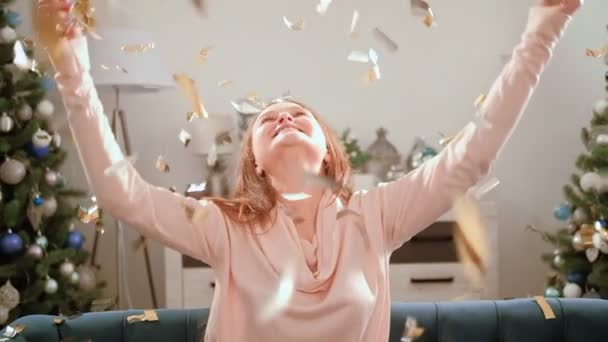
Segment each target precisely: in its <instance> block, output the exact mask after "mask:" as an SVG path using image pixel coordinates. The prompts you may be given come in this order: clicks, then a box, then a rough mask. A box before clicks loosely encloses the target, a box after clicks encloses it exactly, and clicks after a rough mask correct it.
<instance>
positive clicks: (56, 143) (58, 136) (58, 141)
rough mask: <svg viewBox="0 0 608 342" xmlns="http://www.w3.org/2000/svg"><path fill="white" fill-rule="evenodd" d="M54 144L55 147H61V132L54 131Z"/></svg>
mask: <svg viewBox="0 0 608 342" xmlns="http://www.w3.org/2000/svg"><path fill="white" fill-rule="evenodd" d="M53 146H55V148H60V147H61V134H59V132H55V133H53Z"/></svg>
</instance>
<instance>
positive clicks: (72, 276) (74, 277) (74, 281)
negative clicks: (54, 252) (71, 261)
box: [70, 272, 80, 285]
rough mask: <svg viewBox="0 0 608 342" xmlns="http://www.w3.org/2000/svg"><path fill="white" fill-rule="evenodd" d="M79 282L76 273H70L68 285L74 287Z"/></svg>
mask: <svg viewBox="0 0 608 342" xmlns="http://www.w3.org/2000/svg"><path fill="white" fill-rule="evenodd" d="M79 281H80V277H79V276H78V272H72V274H70V283H72V284H74V285H76V284H78V282H79Z"/></svg>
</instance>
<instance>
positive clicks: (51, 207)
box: [41, 196, 57, 217]
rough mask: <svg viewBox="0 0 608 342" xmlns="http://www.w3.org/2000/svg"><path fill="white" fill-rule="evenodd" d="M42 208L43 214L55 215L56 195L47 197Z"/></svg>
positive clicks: (47, 215) (46, 215)
mask: <svg viewBox="0 0 608 342" xmlns="http://www.w3.org/2000/svg"><path fill="white" fill-rule="evenodd" d="M41 210H42V215H43V216H45V217H50V216H53V214H55V212H56V211H57V200H56V199H55V197H54V196H53V197H49V198H45V199H44V202H42V206H41Z"/></svg>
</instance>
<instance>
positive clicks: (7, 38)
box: [0, 26, 17, 43]
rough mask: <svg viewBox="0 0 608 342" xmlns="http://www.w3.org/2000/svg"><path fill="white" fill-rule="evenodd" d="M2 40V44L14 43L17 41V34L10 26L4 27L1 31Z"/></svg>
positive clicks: (0, 37) (0, 38)
mask: <svg viewBox="0 0 608 342" xmlns="http://www.w3.org/2000/svg"><path fill="white" fill-rule="evenodd" d="M0 40H1V41H2V43H12V42H14V41H15V40H17V32H15V30H13V28H12V27H10V26H4V27H3V28H1V29H0Z"/></svg>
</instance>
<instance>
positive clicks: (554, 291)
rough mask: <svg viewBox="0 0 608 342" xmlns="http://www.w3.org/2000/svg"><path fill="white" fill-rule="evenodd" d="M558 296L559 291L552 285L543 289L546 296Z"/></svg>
mask: <svg viewBox="0 0 608 342" xmlns="http://www.w3.org/2000/svg"><path fill="white" fill-rule="evenodd" d="M559 296H560V292H559V290H558V289H556V288H555V287H553V286H550V287H547V288H546V289H545V297H547V298H557V297H559Z"/></svg>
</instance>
